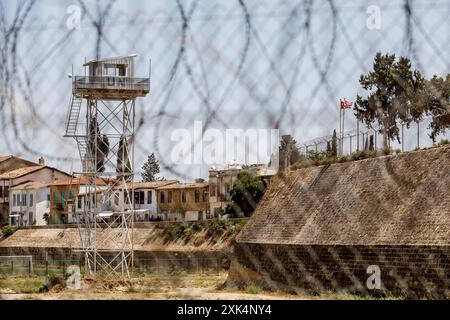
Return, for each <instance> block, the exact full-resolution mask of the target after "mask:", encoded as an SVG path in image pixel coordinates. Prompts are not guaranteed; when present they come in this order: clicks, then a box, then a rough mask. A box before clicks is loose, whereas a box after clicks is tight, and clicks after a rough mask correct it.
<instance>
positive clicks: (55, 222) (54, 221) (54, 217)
mask: <svg viewBox="0 0 450 320" xmlns="http://www.w3.org/2000/svg"><path fill="white" fill-rule="evenodd" d="M53 224H59V219H58V215H56V214H55V215H54V216H53Z"/></svg>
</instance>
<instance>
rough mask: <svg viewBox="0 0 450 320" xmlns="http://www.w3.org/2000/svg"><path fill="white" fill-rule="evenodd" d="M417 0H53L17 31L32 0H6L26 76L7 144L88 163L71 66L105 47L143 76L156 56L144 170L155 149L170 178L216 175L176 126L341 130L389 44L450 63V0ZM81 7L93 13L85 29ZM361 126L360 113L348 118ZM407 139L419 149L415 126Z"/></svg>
mask: <svg viewBox="0 0 450 320" xmlns="http://www.w3.org/2000/svg"><path fill="white" fill-rule="evenodd" d="M410 3H411V8H412V11H411V16H410V19H407V15H406V14H405V12H406V11H405V7H404V5H405V1H399V0H394V1H367V2H366V1H364V2H357V1H343V0H335V1H325V0H320V1H313V2H312V4H311V5H308V1H269V0H265V1H256V0H253V1H251V0H247V1H243V5H242V4H241V3H240V2H239V1H237V0H236V1H219V0H214V1H205V0H203V1H202V0H199V1H179V2H177V1H175V0H173V1H158V0H155V1H120V0H118V1H94V0H92V1H88V0H86V1H82V2H79V1H75V0H71V1H64V0H63V1H56V0H41V1H37V2H36V3H35V4H34V5H33V6H32V7H31V8H30V11H29V13H28V15H26V18H25V19H24V23H23V26H22V28H21V29H20V30H18V31H17V34H16V35H15V37H13V36H10V37H9V38H8V39H5V37H4V34H5V31H4V30H5V28H4V27H5V25H6V29H7V27H8V26H11V24H13V21H14V17H15V14H16V12H17V11H16V10H17V8H18V6H19V5H21V6H22V8H26V7H27V6H28V5H29V4H31V2H30V1H13V0H0V4H1V7H0V9H1V10H2V12H1V14H2V16H3V17H4V20H3V21H4V22H3V23H2V30H3V31H2V34H1V38H0V39H1V40H0V41H1V42H0V48H1V50H2V55H3V56H2V57H3V60H2V62H1V63H2V64H3V70H5V69H7V70H9V71H10V74H11V75H14V76H12V77H11V78H10V80H9V83H10V84H12V86H13V88H14V91H13V93H12V96H9V99H7V102H6V103H5V104H4V105H3V106H2V107H1V110H0V120H1V126H2V134H3V135H4V139H3V141H4V142H3V143H1V144H0V154H18V155H22V156H24V157H26V158H28V159H32V160H33V159H37V158H38V157H39V156H41V155H42V156H44V157H45V158H46V159H47V163H48V164H50V165H53V166H56V167H58V168H61V169H63V170H66V171H69V172H71V171H77V170H79V166H80V163H79V160H78V155H77V147H76V143H75V141H72V140H70V139H68V138H63V135H64V121H65V118H66V114H67V110H68V107H69V103H70V98H71V81H70V79H69V77H68V76H67V75H68V74H69V73H72V68H73V70H74V71H73V72H74V73H75V74H81V75H83V74H84V70H83V67H82V65H83V63H84V61H85V59H87V60H91V59H94V58H95V57H96V54H97V52H98V53H99V54H100V56H101V57H109V56H116V55H125V54H130V53H136V54H137V55H138V57H137V68H136V70H137V72H136V73H137V76H138V77H147V76H148V74H149V64H150V60H151V93H150V94H149V95H148V96H147V97H145V98H142V99H138V100H137V102H136V119H137V122H138V123H140V124H141V125H140V126H139V129H138V130H137V136H136V137H137V138H136V145H135V171H136V172H137V173H138V172H139V170H140V167H141V166H142V164H143V162H144V161H145V159H146V157H147V156H148V155H149V154H150V153H152V152H155V154H156V155H157V158H158V159H159V160H160V161H161V165H162V172H161V176H163V177H165V178H177V179H180V180H182V181H192V180H193V179H195V178H197V177H203V178H205V177H206V176H207V175H208V169H209V167H210V165H209V164H208V165H207V164H203V165H202V164H189V163H181V162H180V161H174V159H173V156H172V152H173V150H174V147H175V146H176V141H174V140H173V134H174V132H177V130H188V131H190V132H193V128H194V124H195V122H196V121H197V122H201V123H202V125H203V127H204V130H207V129H217V130H219V131H222V132H225V130H226V129H244V130H248V129H255V130H256V129H260V130H261V129H265V130H270V129H279V131H280V134H287V133H289V134H292V135H293V136H294V137H295V139H296V140H297V141H298V142H299V144H301V143H303V142H306V141H310V140H312V139H314V138H317V137H321V136H326V135H329V134H331V133H332V131H333V129H338V127H339V109H338V103H339V99H340V98H346V99H348V100H350V101H354V99H355V97H356V95H357V94H360V95H364V94H365V92H364V91H363V90H362V89H361V87H360V86H359V84H358V80H359V77H360V75H361V74H363V73H366V72H368V71H369V70H370V68H371V66H372V62H373V58H374V56H375V54H376V52H378V51H381V52H383V53H387V52H389V53H395V54H396V55H405V56H408V57H410V58H411V60H412V64H413V67H414V68H417V69H419V70H420V71H421V72H422V73H423V74H424V75H425V76H427V77H431V76H432V75H434V74H437V75H440V76H443V75H446V74H447V73H449V72H450V57H449V56H448V54H447V53H448V52H449V51H450V41H449V40H450V28H449V27H450V26H449V24H450V22H449V19H448V16H449V13H450V12H449V11H450V2H448V1H444V0H435V1H425V0H414V1H410ZM71 6H72V7H71ZM73 6H75V9H76V8H79V10H80V12H81V16H80V24H79V28H75V29H74V28H72V27H73V25H72V26H70V24H71V22H73V20H72V18H73V11H72V10H73V8H74V7H73ZM107 8H108V10H107V14H106V15H104V16H102V14H101V13H102V12H104V11H105V9H107ZM68 10H69V11H68ZM374 10H375V11H374ZM377 10H379V11H377ZM22 12H23V11H22ZM374 12H375V13H374ZM376 12H379V16H377V15H376ZM374 14H375V15H374ZM374 17H375V18H374ZM377 17H379V18H380V19H379V20H378V19H376V18H377ZM373 19H375V20H373ZM68 21H69V26H68ZM368 21H369V23H368ZM374 21H375V22H379V23H378V24H377V23H376V24H375V25H374V24H373V22H374ZM408 22H409V23H408ZM99 26H101V27H100V29H101V36H100V37H99V32H98V30H99ZM13 44H15V46H13ZM355 125H356V123H355V119H354V117H353V115H352V114H351V112H348V113H347V116H346V130H351V129H354V127H355ZM426 127H427V124H426V123H424V124H423V125H422V128H421V130H420V131H419V135H420V141H421V144H422V145H427V144H430V141H429V139H428V138H427V131H426ZM406 139H407V141H406V144H407V147H409V148H412V147H413V146H414V144H415V141H416V129H415V128H411V129H409V130H407V134H406ZM224 161H225V160H224ZM184 162H186V161H184ZM217 165H218V166H220V165H223V163H217ZM137 178H139V175H138V174H137Z"/></svg>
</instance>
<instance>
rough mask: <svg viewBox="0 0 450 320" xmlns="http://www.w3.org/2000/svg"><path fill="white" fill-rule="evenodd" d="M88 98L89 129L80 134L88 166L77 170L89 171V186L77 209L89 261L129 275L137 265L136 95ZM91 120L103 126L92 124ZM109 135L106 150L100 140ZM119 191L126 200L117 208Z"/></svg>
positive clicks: (94, 267) (99, 269) (92, 266)
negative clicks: (81, 206) (135, 261)
mask: <svg viewBox="0 0 450 320" xmlns="http://www.w3.org/2000/svg"><path fill="white" fill-rule="evenodd" d="M85 100H86V103H87V107H86V125H85V128H83V129H85V130H84V131H85V134H84V135H77V136H76V141H77V143H78V147H79V150H80V157H81V162H82V167H83V172H80V173H77V175H80V176H83V177H86V179H87V182H86V185H85V190H84V192H81V190H80V196H84V197H82V199H83V200H82V201H83V203H84V210H83V211H82V212H77V213H76V214H75V217H76V220H77V224H78V230H79V234H80V239H81V245H82V250H83V253H84V256H85V267H86V270H88V272H89V273H90V274H91V275H96V274H97V273H102V274H105V275H106V276H110V275H113V274H122V275H125V276H130V274H131V272H132V266H133V242H132V240H133V226H134V214H133V213H134V211H133V208H134V190H133V189H132V185H133V184H132V183H133V177H134V172H133V168H134V143H133V142H134V137H135V98H129V99H123V100H122V101H117V100H113V101H105V100H103V99H98V98H97V99H96V98H92V97H89V98H88V99H85ZM92 123H96V124H98V126H93V127H94V129H92V127H91V125H90V124H92ZM81 127H82V126H81ZM105 137H106V138H107V141H108V144H109V148H108V149H109V151H108V152H106V153H105V151H104V150H103V149H102V146H101V145H99V144H101V143H102V142H100V143H99V141H102V140H101V139H105ZM83 150H84V151H85V152H84V153H83ZM83 155H84V156H83ZM119 159H122V160H119ZM127 159H128V160H127ZM114 160H116V163H114ZM99 162H103V165H102V166H100V165H99ZM120 164H121V165H120ZM101 167H104V168H101ZM119 167H121V168H119ZM103 182H105V184H103ZM119 194H120V195H123V201H122V202H121V203H122V204H123V205H122V206H121V208H120V209H121V210H119V211H117V206H115V207H114V202H115V201H116V197H117V196H118V195H119Z"/></svg>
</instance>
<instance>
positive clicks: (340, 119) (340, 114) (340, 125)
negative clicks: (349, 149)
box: [339, 103, 342, 155]
mask: <svg viewBox="0 0 450 320" xmlns="http://www.w3.org/2000/svg"><path fill="white" fill-rule="evenodd" d="M341 137H342V106H341V103H339V155H340V153H341Z"/></svg>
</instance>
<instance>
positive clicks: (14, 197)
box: [13, 194, 17, 206]
mask: <svg viewBox="0 0 450 320" xmlns="http://www.w3.org/2000/svg"><path fill="white" fill-rule="evenodd" d="M16 205H17V202H16V194H13V206H16Z"/></svg>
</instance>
